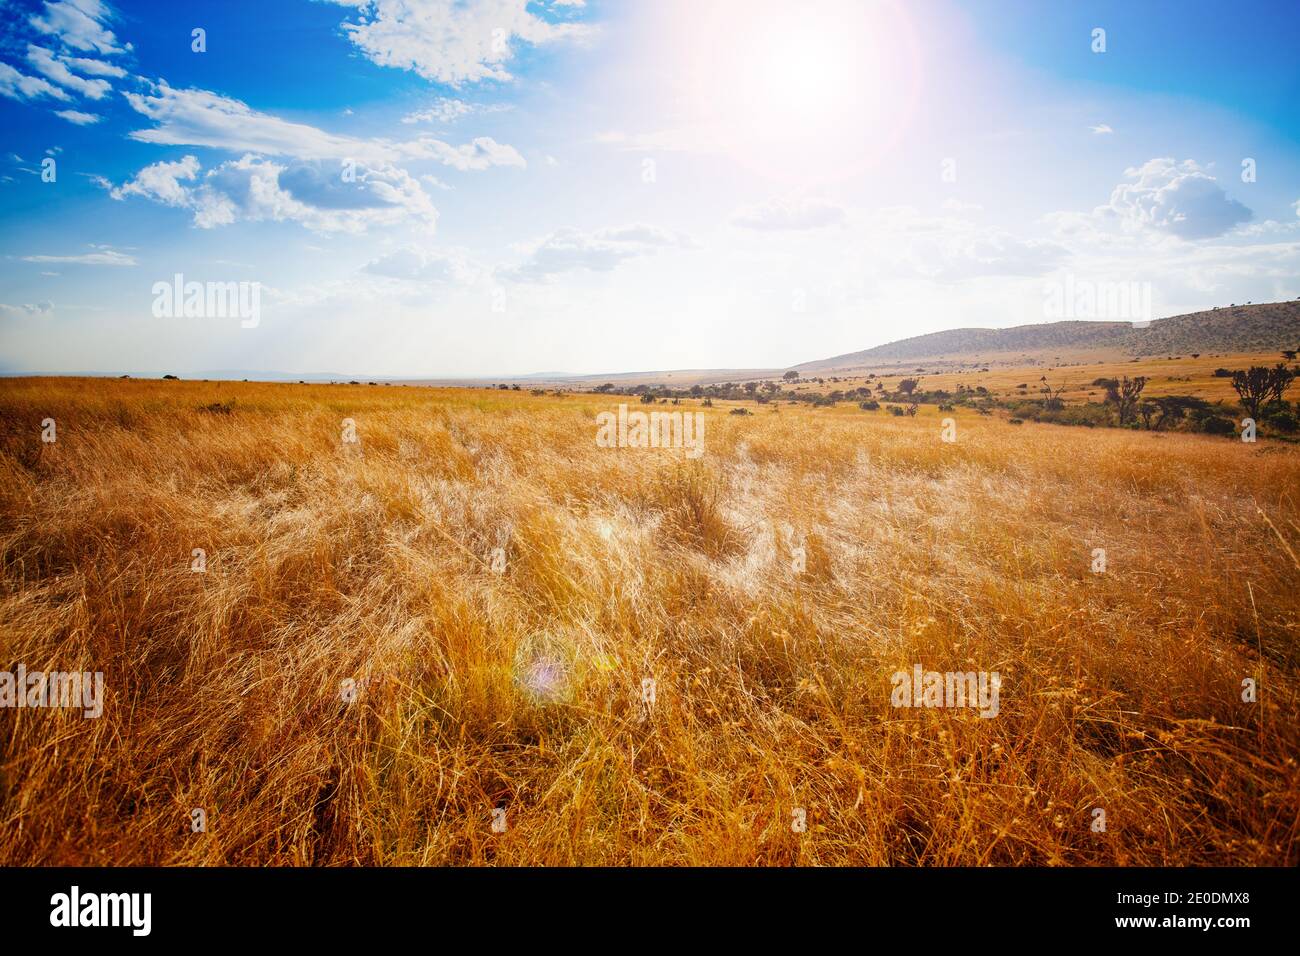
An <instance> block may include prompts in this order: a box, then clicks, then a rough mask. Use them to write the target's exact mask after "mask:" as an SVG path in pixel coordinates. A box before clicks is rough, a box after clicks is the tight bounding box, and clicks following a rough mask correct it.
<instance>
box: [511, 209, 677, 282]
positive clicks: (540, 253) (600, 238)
mask: <svg viewBox="0 0 1300 956" xmlns="http://www.w3.org/2000/svg"><path fill="white" fill-rule="evenodd" d="M695 247H696V244H695V242H694V241H693V240H691V239H690V238H689V237H687V236H683V235H681V234H680V233H676V232H672V231H670V230H667V229H660V228H658V227H655V226H647V225H642V224H639V223H636V224H632V225H627V226H617V227H613V228H609V229H599V230H597V231H595V232H592V233H585V232H582V231H581V230H578V229H571V228H566V229H558V230H556V231H555V232H553V233H551V234H550V235H549V236H546V237H545V238H543V239H541V240H540V241H538V242H536V243H534V244H532V246H530V247H529V248H528V256H527V258H526V259H525V260H524V261H523V262H522V263H521V264H520V265H518V266H517V267H515V268H513V269H509V270H505V272H504V275H505V276H506V277H507V278H512V279H517V280H519V281H523V282H528V281H540V280H544V279H546V278H548V277H550V276H553V275H556V274H558V273H561V272H571V271H574V270H580V269H585V270H589V271H591V272H609V271H610V270H612V269H613V268H614V267H615V266H617V265H618V264H619V263H620V262H623V261H625V260H627V259H633V258H636V257H638V256H647V255H653V254H655V253H656V252H659V251H661V250H663V249H671V248H678V249H691V248H695Z"/></svg>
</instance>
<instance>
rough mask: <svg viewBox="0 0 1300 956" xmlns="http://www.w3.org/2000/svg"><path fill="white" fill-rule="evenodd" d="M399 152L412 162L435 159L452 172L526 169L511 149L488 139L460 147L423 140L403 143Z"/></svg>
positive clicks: (482, 137)
mask: <svg viewBox="0 0 1300 956" xmlns="http://www.w3.org/2000/svg"><path fill="white" fill-rule="evenodd" d="M401 152H402V153H403V154H404V155H405V156H407V157H410V158H413V159H436V160H438V162H440V163H442V164H443V165H446V166H451V167H453V168H454V169H460V170H468V169H487V168H488V167H490V166H521V167H522V166H527V165H528V163H527V162H526V161H525V160H524V157H523V156H521V155H519V151H518V150H517V149H515V148H514V147H513V146H507V145H506V144H504V143H498V142H497V141H496V140H494V139H493V138H492V137H491V136H477V137H475V138H474V139H473V141H471V142H469V143H466V144H464V145H463V146H452V145H450V144H449V143H444V142H441V141H440V140H436V139H429V138H428V137H424V138H422V139H418V140H415V141H413V142H410V143H403V144H402V146H401Z"/></svg>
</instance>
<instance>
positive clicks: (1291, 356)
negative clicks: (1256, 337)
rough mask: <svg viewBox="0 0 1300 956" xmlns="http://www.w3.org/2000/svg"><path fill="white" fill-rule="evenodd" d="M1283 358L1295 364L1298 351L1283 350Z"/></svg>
mask: <svg viewBox="0 0 1300 956" xmlns="http://www.w3.org/2000/svg"><path fill="white" fill-rule="evenodd" d="M1282 357H1283V358H1284V359H1286V360H1287V361H1288V362H1294V361H1295V357H1296V350H1295V349H1285V350H1283V352H1282Z"/></svg>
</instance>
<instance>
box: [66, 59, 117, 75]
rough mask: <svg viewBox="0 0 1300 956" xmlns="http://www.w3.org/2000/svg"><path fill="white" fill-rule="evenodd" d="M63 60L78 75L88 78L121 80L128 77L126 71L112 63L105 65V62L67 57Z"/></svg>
mask: <svg viewBox="0 0 1300 956" xmlns="http://www.w3.org/2000/svg"><path fill="white" fill-rule="evenodd" d="M61 59H62V60H63V62H64V63H66V64H68V66H70V67H72V68H73V69H74V70H76V71H77V72H78V73H84V74H86V75H87V76H111V77H113V78H114V79H119V80H120V79H121V78H122V77H124V76H126V70H124V69H122V68H121V67H120V66H115V65H114V64H112V63H105V62H104V61H103V60H91V59H88V58H86V57H80V56H65V57H61Z"/></svg>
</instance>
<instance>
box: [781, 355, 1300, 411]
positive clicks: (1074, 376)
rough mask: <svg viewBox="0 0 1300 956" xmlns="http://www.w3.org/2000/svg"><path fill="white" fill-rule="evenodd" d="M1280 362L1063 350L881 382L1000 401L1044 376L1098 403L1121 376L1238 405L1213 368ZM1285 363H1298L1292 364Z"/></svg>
mask: <svg viewBox="0 0 1300 956" xmlns="http://www.w3.org/2000/svg"><path fill="white" fill-rule="evenodd" d="M1282 361H1284V360H1283V358H1282V354H1281V353H1280V352H1264V353H1259V352H1248V353H1234V354H1215V355H1199V356H1197V357H1196V358H1193V357H1192V356H1190V355H1180V356H1175V357H1172V358H1171V357H1165V356H1162V357H1155V356H1144V357H1142V358H1140V359H1137V360H1132V359H1127V358H1122V357H1119V356H1111V357H1107V358H1099V357H1097V356H1094V355H1089V354H1087V353H1070V352H1063V353H1061V354H1060V356H1059V360H1055V359H1054V358H1053V357H1052V356H1049V355H1044V356H1042V358H1041V361H1040V364H1037V365H1025V364H1017V363H1011V364H1006V365H998V364H993V365H989V366H988V369H989V370H988V371H987V372H984V371H979V370H972V369H971V368H970V363H969V362H967V363H966V370H965V371H954V370H953V369H952V367H951V366H952V363H951V362H935V361H933V360H932V361H931V362H930V364H928V365H927V364H926V360H925V359H921V360H919V361H916V362H907V363H901V364H900V363H897V362H895V363H892V364H891V365H889V366H887V367H886V368H883V369H881V370H880V374H879V381H881V382H883V383H884V384H885V387H886V388H887V389H888V390H889V391H893V390H894V389H896V388H897V387H898V383H899V382H900V381H901V380H903V379H905V378H919V379H920V380H921V385H922V387H923V388H926V389H943V390H945V391H949V392H955V391H956V390H957V386H958V385H965V386H966V387H967V388H971V389H974V388H977V387H980V386H983V387H984V388H987V389H988V390H989V392H990V393H991V394H992V395H994V396H996V397H998V398H1017V397H1020V398H1024V397H1029V398H1034V399H1037V398H1040V397H1041V396H1040V395H1039V392H1038V390H1039V388H1041V387H1042V383H1041V382H1040V381H1039V378H1040V377H1042V376H1046V377H1047V380H1048V382H1049V383H1050V384H1051V386H1052V388H1054V389H1056V388H1061V387H1064V388H1065V390H1064V391H1063V392H1062V393H1061V397H1062V398H1064V399H1065V400H1066V401H1067V402H1087V401H1093V402H1100V401H1102V400H1103V399H1104V397H1105V394H1106V390H1105V389H1104V388H1100V387H1098V386H1096V385H1093V384H1092V383H1093V381H1094V380H1096V379H1099V378H1119V377H1120V376H1122V375H1127V376H1128V377H1129V378H1133V377H1134V376H1137V375H1143V376H1146V379H1147V386H1146V389H1145V390H1144V391H1143V397H1144V398H1152V397H1155V396H1159V395H1195V396H1196V397H1197V398H1203V399H1205V400H1206V401H1210V402H1217V401H1225V402H1228V403H1230V404H1233V405H1235V404H1236V403H1237V400H1238V396H1237V393H1236V392H1235V391H1234V390H1233V388H1232V380H1231V379H1230V378H1220V377H1216V376H1215V374H1214V371H1215V369H1219V368H1226V369H1229V370H1231V369H1245V368H1250V366H1252V365H1264V366H1272V365H1276V364H1277V363H1279V362H1282ZM1286 364H1288V365H1294V363H1293V362H1287V363H1286ZM917 368H924V369H926V371H925V372H917V371H915V370H916V369H917ZM806 377H807V378H822V379H824V382H823V383H822V384H820V385H818V384H815V383H811V382H807V383H804V384H805V386H806V387H807V388H808V389H810V390H812V391H817V392H829V391H833V390H834V389H840V390H845V391H846V390H848V389H852V388H857V387H859V386H862V385H873V386H874V385H875V380H868V379H867V378H866V377H865V376H864V375H862V374H860V373H854V374H852V375H851V376H844V375H840V374H838V373H836V372H816V373H811V372H810V373H808V375H807V376H806ZM832 377H835V378H839V379H840V381H838V382H832V381H831V378H832ZM1019 385H1027V386H1029V388H1028V395H1027V396H1026V395H1025V393H1023V392H1021V391H1020V390H1019V389H1018V388H1017V386H1019Z"/></svg>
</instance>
